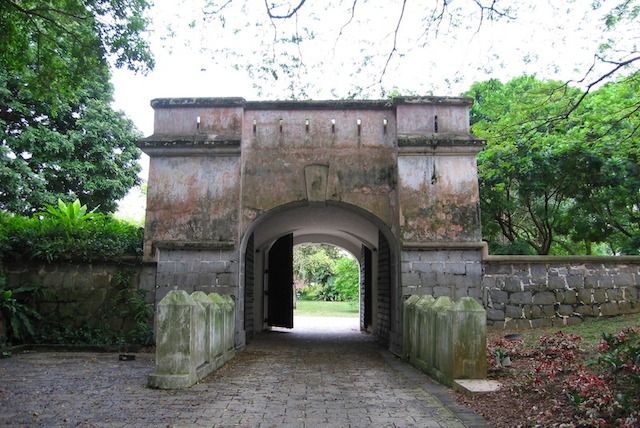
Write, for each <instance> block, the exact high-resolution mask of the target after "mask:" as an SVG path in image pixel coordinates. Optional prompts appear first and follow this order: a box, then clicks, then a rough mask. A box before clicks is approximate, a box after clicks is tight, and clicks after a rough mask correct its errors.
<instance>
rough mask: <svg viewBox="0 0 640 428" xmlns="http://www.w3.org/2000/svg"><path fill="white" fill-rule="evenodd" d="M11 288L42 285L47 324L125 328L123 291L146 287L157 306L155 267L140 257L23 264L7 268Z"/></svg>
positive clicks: (40, 307) (39, 306) (39, 302)
mask: <svg viewBox="0 0 640 428" xmlns="http://www.w3.org/2000/svg"><path fill="white" fill-rule="evenodd" d="M3 271H4V274H5V275H6V277H7V282H8V284H7V285H8V286H9V288H17V287H27V286H37V287H39V288H40V292H39V294H38V296H37V297H36V299H35V303H36V310H37V311H38V313H40V314H41V315H42V316H43V319H45V320H46V321H47V322H50V323H53V324H54V325H60V326H62V325H64V326H68V327H71V328H81V327H82V328H107V329H110V330H113V331H120V330H122V329H126V328H127V327H128V325H129V324H132V323H134V320H133V319H127V318H126V317H124V316H123V310H124V308H123V307H122V306H121V302H120V300H121V299H119V295H118V293H119V291H120V290H121V289H122V287H127V286H128V287H130V288H131V289H142V290H145V292H146V298H145V300H146V303H147V304H149V305H152V304H153V302H154V297H153V295H154V288H155V265H154V264H142V263H140V262H139V261H137V260H136V259H135V258H132V259H127V258H123V259H120V260H119V261H117V262H92V263H69V262H57V263H24V264H11V265H5V266H4V269H3Z"/></svg>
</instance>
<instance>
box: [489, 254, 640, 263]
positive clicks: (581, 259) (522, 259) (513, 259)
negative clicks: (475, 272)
mask: <svg viewBox="0 0 640 428" xmlns="http://www.w3.org/2000/svg"><path fill="white" fill-rule="evenodd" d="M482 261H483V262H487V263H492V262H493V263H546V264H553V263H633V264H636V263H638V264H640V256H485V257H483V259H482Z"/></svg>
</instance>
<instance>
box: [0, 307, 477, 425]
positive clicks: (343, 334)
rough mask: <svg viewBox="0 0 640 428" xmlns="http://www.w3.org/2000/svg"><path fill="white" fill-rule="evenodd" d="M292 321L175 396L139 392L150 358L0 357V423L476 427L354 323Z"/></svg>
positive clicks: (81, 355)
mask: <svg viewBox="0 0 640 428" xmlns="http://www.w3.org/2000/svg"><path fill="white" fill-rule="evenodd" d="M295 322H296V328H295V329H294V330H292V331H287V330H281V331H273V332H267V333H264V334H261V335H259V336H257V337H256V338H255V339H254V340H253V341H252V342H251V343H250V344H249V346H247V348H246V349H245V350H244V351H242V352H240V353H238V355H237V356H236V358H235V359H234V360H232V361H231V362H230V363H228V364H227V365H226V366H225V367H223V368H222V369H220V370H219V371H217V372H216V373H214V374H212V375H211V376H209V377H208V378H206V379H205V380H203V381H202V382H201V383H199V384H197V385H195V386H193V387H192V388H189V389H187V390H183V391H159V390H152V389H148V388H146V387H145V382H146V376H147V375H148V374H149V373H150V372H151V371H152V370H153V355H152V354H137V356H136V360H135V361H127V362H121V361H118V358H117V354H100V353H60V352H56V353H51V352H47V353H26V354H20V355H16V356H14V357H12V358H9V359H5V360H0V426H122V427H125V426H126V427H130V426H145V427H146V426H163V427H166V426H176V427H178V426H181V427H182V426H184V427H188V426H197V427H200V426H202V427H213V426H241V427H257V426H260V427H288V426H291V427H320V426H326V427H340V426H344V427H347V426H353V427H360V426H375V427H383V426H415V427H461V426H484V422H483V420H482V419H480V418H478V417H477V416H475V415H474V414H473V413H471V412H470V411H469V410H467V409H465V408H463V407H461V406H459V405H457V404H456V403H455V401H454V400H453V398H452V396H451V395H450V393H449V392H448V390H447V389H445V388H443V387H441V386H439V385H437V384H435V383H433V382H432V381H430V380H429V378H427V377H426V376H424V375H422V374H421V373H419V372H417V371H416V370H414V369H413V368H412V367H410V366H408V365H407V364H405V363H404V362H402V361H400V360H398V359H397V358H395V357H394V356H392V355H391V354H390V353H388V352H387V351H385V350H383V349H382V348H380V347H379V346H378V345H377V344H376V343H375V341H374V339H373V338H372V337H371V336H369V335H366V334H362V333H360V332H359V331H358V329H357V320H351V321H348V320H347V321H346V324H345V320H344V319H333V320H331V319H319V318H306V319H305V318H296V321H295ZM443 403H444V404H443Z"/></svg>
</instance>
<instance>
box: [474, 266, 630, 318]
mask: <svg viewBox="0 0 640 428" xmlns="http://www.w3.org/2000/svg"><path fill="white" fill-rule="evenodd" d="M482 291H483V292H482V300H483V304H484V306H485V307H486V309H487V322H488V324H489V325H494V326H501V327H504V328H525V327H551V326H560V325H567V324H573V323H578V322H580V321H582V320H583V319H585V318H588V317H604V316H614V315H621V314H628V313H636V312H640V300H639V293H640V257H598V256H590V257H578V256H574V257H542V256H531V257H530V256H488V257H486V256H485V258H484V260H483V279H482Z"/></svg>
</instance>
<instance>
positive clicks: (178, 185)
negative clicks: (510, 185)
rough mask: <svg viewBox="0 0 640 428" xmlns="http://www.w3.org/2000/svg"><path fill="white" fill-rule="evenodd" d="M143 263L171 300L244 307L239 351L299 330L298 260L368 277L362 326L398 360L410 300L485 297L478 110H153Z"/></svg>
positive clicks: (410, 105)
mask: <svg viewBox="0 0 640 428" xmlns="http://www.w3.org/2000/svg"><path fill="white" fill-rule="evenodd" d="M151 104H152V106H153V108H154V110H155V125H154V133H153V135H151V136H150V137H148V138H145V139H143V140H142V141H141V142H140V144H139V146H140V148H141V149H142V150H143V151H144V152H145V153H147V154H148V155H149V156H150V158H151V161H150V171H149V185H148V194H147V214H146V224H145V244H144V255H145V259H146V261H149V262H155V263H156V265H157V271H156V280H155V281H156V284H155V287H156V293H155V296H156V302H159V301H160V299H162V298H163V297H164V296H165V295H166V294H167V293H168V292H169V291H170V290H173V289H174V288H177V289H180V290H185V291H187V292H188V293H192V292H194V291H203V292H205V293H213V292H216V293H222V294H229V295H232V296H234V299H235V303H236V323H235V324H236V331H235V344H236V346H238V347H242V346H243V345H244V344H245V341H246V340H247V338H250V337H251V335H252V334H254V333H255V332H259V331H261V330H263V329H265V328H267V327H268V326H282V327H291V326H292V323H293V315H292V314H293V293H292V282H293V281H292V248H293V245H295V244H298V243H303V242H324V243H331V244H335V245H338V246H340V247H342V248H344V249H346V250H348V251H350V252H351V253H353V254H354V255H355V256H356V257H357V258H358V261H359V263H360V266H361V275H360V277H361V280H360V282H361V284H360V296H361V298H360V315H361V317H360V318H361V319H360V326H361V328H362V329H366V330H369V331H371V332H373V333H374V334H375V335H376V336H377V337H378V338H379V339H380V341H382V342H384V343H385V344H387V345H388V347H389V348H390V349H391V350H392V351H394V352H396V353H400V352H401V348H402V343H403V339H402V335H403V327H402V326H403V324H402V304H403V301H404V300H405V298H406V297H407V296H409V295H432V296H434V297H439V296H447V297H450V298H451V299H455V300H458V299H460V298H462V297H467V296H470V297H474V298H476V299H481V298H482V290H481V281H482V248H483V244H482V242H481V232H480V212H479V194H478V178H477V168H476V154H477V153H478V151H479V150H481V149H482V147H483V142H482V141H481V140H479V139H477V138H475V137H474V136H473V135H471V133H470V130H469V107H470V105H471V100H470V99H467V98H441V97H402V98H394V99H391V100H380V101H260V102H254V101H246V100H244V99H242V98H190V99H186V98H178V99H175V98H172V99H157V100H154V101H152V103H151Z"/></svg>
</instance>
